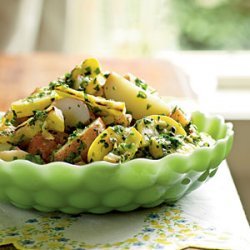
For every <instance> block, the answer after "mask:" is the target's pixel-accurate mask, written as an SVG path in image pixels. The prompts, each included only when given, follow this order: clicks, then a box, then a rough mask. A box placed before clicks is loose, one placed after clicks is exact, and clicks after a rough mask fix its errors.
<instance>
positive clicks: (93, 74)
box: [71, 58, 106, 95]
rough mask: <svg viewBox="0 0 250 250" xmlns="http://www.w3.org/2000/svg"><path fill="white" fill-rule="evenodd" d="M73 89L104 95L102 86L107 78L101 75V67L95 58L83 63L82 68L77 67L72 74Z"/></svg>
mask: <svg viewBox="0 0 250 250" xmlns="http://www.w3.org/2000/svg"><path fill="white" fill-rule="evenodd" d="M71 79H72V80H73V88H74V89H76V90H77V89H79V88H81V89H82V90H83V91H84V92H86V93H88V94H92V95H102V94H103V89H102V86H103V85H104V83H105V82H106V78H105V77H104V75H103V74H102V73H101V67H100V64H99V62H98V60H96V59H95V58H89V59H87V60H85V61H83V62H82V64H81V66H76V67H75V68H74V69H73V70H72V72H71Z"/></svg>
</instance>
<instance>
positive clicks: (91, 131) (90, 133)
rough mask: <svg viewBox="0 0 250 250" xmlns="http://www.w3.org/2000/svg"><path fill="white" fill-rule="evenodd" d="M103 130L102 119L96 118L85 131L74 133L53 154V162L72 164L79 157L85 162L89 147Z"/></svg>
mask: <svg viewBox="0 0 250 250" xmlns="http://www.w3.org/2000/svg"><path fill="white" fill-rule="evenodd" d="M104 129H105V125H104V123H103V121H102V119H101V118H98V119H96V120H95V121H94V122H92V123H91V124H90V125H89V126H88V127H86V128H85V129H83V130H81V131H79V132H78V131H76V132H75V133H74V134H73V135H72V136H70V137H69V139H68V141H67V143H66V144H65V145H63V146H62V147H61V148H60V149H59V150H57V151H56V152H55V153H54V160H55V161H67V162H70V163H74V161H75V159H78V156H79V155H81V158H82V160H83V161H86V159H87V153H88V150H89V147H90V145H91V144H92V142H93V141H94V140H95V138H96V137H97V136H98V135H99V134H100V133H101V132H102V131H103V130H104Z"/></svg>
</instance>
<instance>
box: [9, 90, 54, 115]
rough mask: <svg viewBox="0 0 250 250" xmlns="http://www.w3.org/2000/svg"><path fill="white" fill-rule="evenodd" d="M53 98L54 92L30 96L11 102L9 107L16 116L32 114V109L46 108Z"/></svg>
mask: <svg viewBox="0 0 250 250" xmlns="http://www.w3.org/2000/svg"><path fill="white" fill-rule="evenodd" d="M55 98H56V96H55V93H51V95H44V96H41V97H40V96H36V95H35V96H34V97H33V96H30V97H28V98H25V99H21V100H18V101H15V102H13V103H12V104H11V109H12V110H13V111H14V112H15V114H16V116H17V118H22V117H26V116H32V115H33V114H34V111H36V110H44V109H45V108H47V107H48V106H49V105H50V104H51V103H52V102H53V101H54V100H55Z"/></svg>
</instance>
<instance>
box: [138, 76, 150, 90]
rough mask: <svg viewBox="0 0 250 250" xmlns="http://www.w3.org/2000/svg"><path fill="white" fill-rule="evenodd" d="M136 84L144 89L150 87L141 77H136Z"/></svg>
mask: <svg viewBox="0 0 250 250" xmlns="http://www.w3.org/2000/svg"><path fill="white" fill-rule="evenodd" d="M135 85H136V86H138V87H140V88H141V89H143V90H147V88H148V85H147V84H146V83H145V82H144V81H142V80H141V79H139V78H136V79H135Z"/></svg>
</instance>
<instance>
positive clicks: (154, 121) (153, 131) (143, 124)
mask: <svg viewBox="0 0 250 250" xmlns="http://www.w3.org/2000/svg"><path fill="white" fill-rule="evenodd" d="M135 127H136V129H137V130H138V131H139V132H140V133H141V134H142V136H143V138H142V146H146V145H147V144H148V141H149V139H150V138H151V137H153V136H158V135H159V133H158V128H159V127H162V128H166V129H167V130H170V129H172V128H173V133H175V134H178V135H183V136H186V134H187V133H186V131H185V130H184V128H183V127H182V126H181V124H180V123H178V122H176V121H175V120H174V119H172V118H171V117H169V116H164V115H150V116H147V117H144V118H143V119H141V120H138V121H137V122H136V124H135Z"/></svg>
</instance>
